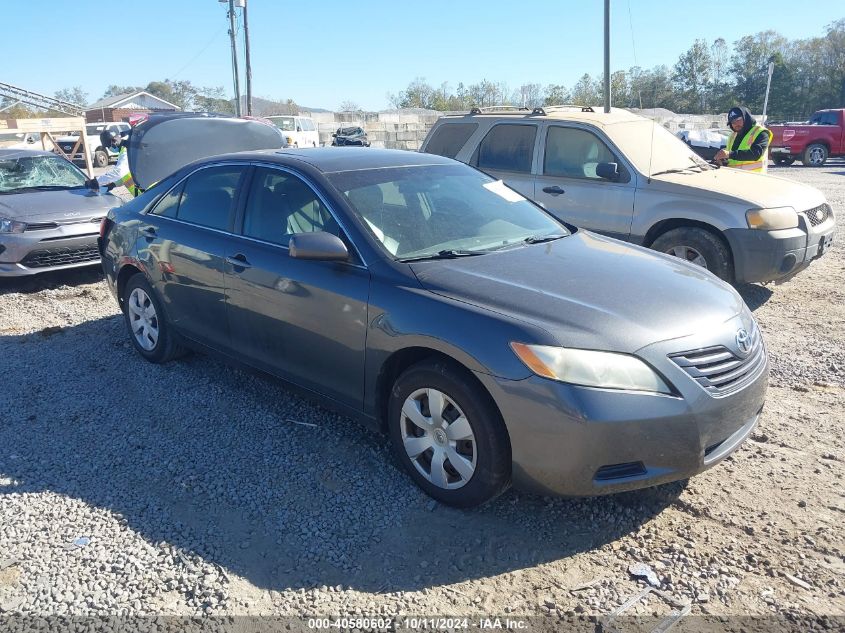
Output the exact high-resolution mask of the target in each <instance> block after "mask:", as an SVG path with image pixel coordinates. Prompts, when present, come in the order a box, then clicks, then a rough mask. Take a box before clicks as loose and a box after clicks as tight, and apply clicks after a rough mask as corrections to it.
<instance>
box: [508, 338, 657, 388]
mask: <svg viewBox="0 0 845 633" xmlns="http://www.w3.org/2000/svg"><path fill="white" fill-rule="evenodd" d="M511 349H512V350H513V351H514V353H515V354H516V355H517V357H518V358H519V360H521V361H522V362H523V363H525V365H526V366H527V367H528V369H530V370H531V371H533V372H534V373H535V374H537V375H538V376H542V377H543V378H550V379H551V380H559V381H560V382H568V383H572V384H574V385H584V386H587V387H604V388H606V389H631V390H634V391H654V392H657V393H672V390H671V389H670V388H669V386H668V385H667V384H666V383H665V382H664V381H663V379H662V378H661V377H660V376H658V375H657V374H656V373H655V371H654V370H653V369H652V368H651V367H649V366H648V365H646V364H645V363H644V362H643V361H641V360H640V359H639V358H636V357H635V356H630V355H628V354H616V353H613V352H597V351H594V350H588V349H571V348H567V347H552V346H549V345H526V344H525V343H511Z"/></svg>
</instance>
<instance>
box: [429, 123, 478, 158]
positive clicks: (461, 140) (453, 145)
mask: <svg viewBox="0 0 845 633" xmlns="http://www.w3.org/2000/svg"><path fill="white" fill-rule="evenodd" d="M477 129H478V123H444V124H443V125H441V126H440V127H439V128H437V129H436V130H434V133H433V134H432V135H431V139H430V140H429V141H428V145H426V147H425V151H426V153H427V154H437V155H438V156H445V157H446V158H454V157H455V156H457V155H458V152H460V151H461V148H462V147H463V146H464V144H465V143H466V142H467V141H468V140H469V137H470V136H472V134H473V132H475V131H476V130H477Z"/></svg>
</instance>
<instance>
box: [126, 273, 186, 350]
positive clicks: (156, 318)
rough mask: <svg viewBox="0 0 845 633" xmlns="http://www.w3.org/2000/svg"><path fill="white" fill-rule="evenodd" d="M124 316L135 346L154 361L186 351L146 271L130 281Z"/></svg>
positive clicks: (127, 286) (127, 283)
mask: <svg viewBox="0 0 845 633" xmlns="http://www.w3.org/2000/svg"><path fill="white" fill-rule="evenodd" d="M123 316H124V318H125V320H126V327H127V328H128V329H129V336H130V339H131V340H132V345H133V346H134V347H135V350H136V351H137V352H138V353H139V354H140V355H141V356H143V357H144V358H146V359H147V360H148V361H150V362H151V363H166V362H167V361H169V360H172V359H173V358H176V357H177V356H179V355H180V354H182V352H183V350H182V348H181V347H180V346H179V345H178V344H177V343H176V341H175V340H174V339H173V334H172V333H171V330H170V324H169V323H168V322H167V319H166V317H165V316H164V310H162V308H161V303H159V300H158V297H156V294H155V291H154V290H153V289H152V286H150V284H149V282H148V281H147V279H146V277H144V275H143V274H142V273H137V274H135V275H133V276H132V278H131V279H129V281H128V282H126V287H125V288H124V290H123Z"/></svg>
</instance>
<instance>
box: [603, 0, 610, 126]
mask: <svg viewBox="0 0 845 633" xmlns="http://www.w3.org/2000/svg"><path fill="white" fill-rule="evenodd" d="M604 111H605V112H610V0H604Z"/></svg>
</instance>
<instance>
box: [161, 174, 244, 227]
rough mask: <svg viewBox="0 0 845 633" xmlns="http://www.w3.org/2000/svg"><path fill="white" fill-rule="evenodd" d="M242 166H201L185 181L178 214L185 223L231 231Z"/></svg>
mask: <svg viewBox="0 0 845 633" xmlns="http://www.w3.org/2000/svg"><path fill="white" fill-rule="evenodd" d="M242 174H243V168H242V167H238V166H229V165H227V166H220V167H208V168H206V169H200V170H199V171H197V172H195V173H194V174H192V175H191V176H189V177H188V180H187V181H186V182H185V186H184V188H183V190H182V198H181V200H180V202H179V210H178V212H177V214H176V217H177V218H178V219H179V220H182V221H184V222H190V223H191V224H199V225H200V226H207V227H209V228H212V229H218V230H221V231H228V230H229V224H230V216H231V213H232V206H233V203H234V201H235V194H236V192H237V188H238V182H239V181H240V179H241V175H242Z"/></svg>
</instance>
